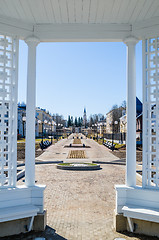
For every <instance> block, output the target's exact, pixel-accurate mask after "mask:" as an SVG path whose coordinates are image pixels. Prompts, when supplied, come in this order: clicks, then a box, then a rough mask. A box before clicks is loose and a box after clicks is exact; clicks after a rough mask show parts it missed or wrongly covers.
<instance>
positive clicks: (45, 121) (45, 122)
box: [43, 119, 48, 138]
mask: <svg viewBox="0 0 159 240" xmlns="http://www.w3.org/2000/svg"><path fill="white" fill-rule="evenodd" d="M47 123H48V121H47V120H46V119H45V120H44V128H43V132H44V130H45V138H46V130H47V128H46V126H45V124H47Z"/></svg>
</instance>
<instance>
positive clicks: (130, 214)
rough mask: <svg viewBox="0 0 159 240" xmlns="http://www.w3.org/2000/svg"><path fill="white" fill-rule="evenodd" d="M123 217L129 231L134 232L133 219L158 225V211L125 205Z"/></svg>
mask: <svg viewBox="0 0 159 240" xmlns="http://www.w3.org/2000/svg"><path fill="white" fill-rule="evenodd" d="M122 211H123V215H124V216H125V217H127V220H128V224H129V228H130V231H131V232H133V231H134V224H133V220H132V219H133V218H135V219H141V220H145V221H150V222H156V223H159V209H155V208H148V207H145V206H144V207H143V206H137V205H125V206H124V207H123V208H122Z"/></svg>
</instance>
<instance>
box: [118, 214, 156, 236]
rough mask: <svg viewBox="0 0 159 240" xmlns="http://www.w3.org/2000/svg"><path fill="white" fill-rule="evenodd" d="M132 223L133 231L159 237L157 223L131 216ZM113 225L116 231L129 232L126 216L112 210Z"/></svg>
mask: <svg viewBox="0 0 159 240" xmlns="http://www.w3.org/2000/svg"><path fill="white" fill-rule="evenodd" d="M133 224H134V226H135V228H134V231H133V232H134V233H138V234H144V235H148V236H156V237H159V223H156V222H149V221H145V220H140V219H135V218H133ZM114 227H115V231H117V232H123V231H128V232H130V228H129V224H128V221H127V217H124V216H123V214H117V213H116V212H114Z"/></svg>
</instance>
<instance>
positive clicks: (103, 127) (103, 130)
mask: <svg viewBox="0 0 159 240" xmlns="http://www.w3.org/2000/svg"><path fill="white" fill-rule="evenodd" d="M104 125H106V123H103V124H102V127H103V143H104Z"/></svg>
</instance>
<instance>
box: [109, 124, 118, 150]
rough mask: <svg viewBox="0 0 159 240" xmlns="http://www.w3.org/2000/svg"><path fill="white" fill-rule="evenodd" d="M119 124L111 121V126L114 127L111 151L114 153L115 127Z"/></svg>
mask: <svg viewBox="0 0 159 240" xmlns="http://www.w3.org/2000/svg"><path fill="white" fill-rule="evenodd" d="M117 124H118V121H114V122H113V121H110V122H109V125H112V127H113V128H112V147H111V150H112V151H114V146H113V145H114V125H117Z"/></svg>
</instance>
